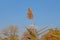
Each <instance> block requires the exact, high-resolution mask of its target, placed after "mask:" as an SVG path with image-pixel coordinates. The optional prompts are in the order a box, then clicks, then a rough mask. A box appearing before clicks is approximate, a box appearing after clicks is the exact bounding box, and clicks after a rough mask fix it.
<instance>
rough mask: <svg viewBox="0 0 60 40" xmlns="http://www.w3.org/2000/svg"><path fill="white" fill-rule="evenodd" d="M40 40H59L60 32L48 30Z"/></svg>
mask: <svg viewBox="0 0 60 40" xmlns="http://www.w3.org/2000/svg"><path fill="white" fill-rule="evenodd" d="M40 40H60V30H59V29H50V30H49V31H48V32H47V33H46V34H44V35H43V36H42V37H41V38H40Z"/></svg>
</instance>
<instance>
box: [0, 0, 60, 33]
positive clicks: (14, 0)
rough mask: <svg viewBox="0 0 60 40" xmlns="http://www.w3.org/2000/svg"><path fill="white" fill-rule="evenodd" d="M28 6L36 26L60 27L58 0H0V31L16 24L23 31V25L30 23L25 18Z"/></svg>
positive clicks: (59, 5) (59, 4)
mask: <svg viewBox="0 0 60 40" xmlns="http://www.w3.org/2000/svg"><path fill="white" fill-rule="evenodd" d="M29 7H30V8H31V9H32V11H33V14H34V23H35V25H36V26H38V28H41V27H44V26H45V25H48V26H49V27H50V28H51V27H53V28H60V0H0V31H1V30H2V29H3V28H6V27H8V26H9V25H18V27H19V30H20V31H21V32H23V31H24V30H25V27H24V25H26V26H29V25H31V21H30V20H28V19H27V11H28V8H29Z"/></svg>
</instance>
